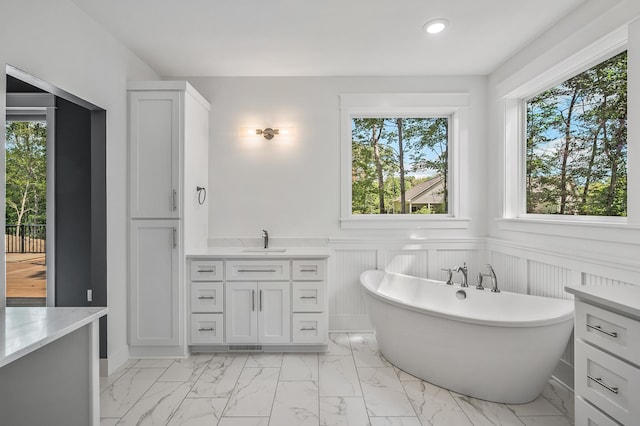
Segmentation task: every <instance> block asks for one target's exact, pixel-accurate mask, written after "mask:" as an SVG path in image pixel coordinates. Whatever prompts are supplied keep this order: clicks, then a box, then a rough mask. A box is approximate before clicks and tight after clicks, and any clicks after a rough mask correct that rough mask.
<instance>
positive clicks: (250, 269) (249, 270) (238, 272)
mask: <svg viewBox="0 0 640 426" xmlns="http://www.w3.org/2000/svg"><path fill="white" fill-rule="evenodd" d="M289 275H290V274H289V261H288V260H229V261H227V280H229V281H261V280H288V279H289Z"/></svg>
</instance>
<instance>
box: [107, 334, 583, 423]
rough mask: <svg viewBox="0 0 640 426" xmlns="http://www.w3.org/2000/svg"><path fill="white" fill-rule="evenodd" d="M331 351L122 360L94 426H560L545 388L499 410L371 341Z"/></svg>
mask: <svg viewBox="0 0 640 426" xmlns="http://www.w3.org/2000/svg"><path fill="white" fill-rule="evenodd" d="M330 339H331V340H330V345H329V351H328V352H327V353H323V354H315V353H314V354H302V353H286V354H281V353H254V354H244V353H216V354H194V355H192V356H190V357H189V358H187V359H176V360H172V359H141V360H130V361H129V362H128V363H126V365H124V366H123V367H122V368H121V369H120V370H119V371H118V372H117V373H115V374H113V375H112V376H110V377H108V378H101V383H100V386H101V395H100V410H101V411H100V415H101V423H100V424H101V425H103V426H107V425H208V426H215V425H218V426H269V425H270V426H306V425H310V426H334V425H335V426H339V425H346V426H347V425H348V426H360V425H363V426H364V425H371V426H420V425H422V426H427V425H430V426H431V425H434V426H439V425H446V426H472V425H473V426H485V425H503V426H511V425H514V426H515V425H517V426H523V425H525V426H527V425H530V426H566V425H573V394H572V393H571V391H569V390H567V389H566V388H565V387H564V386H563V385H561V384H560V383H558V382H556V381H554V380H552V381H551V382H549V384H548V385H547V386H546V388H545V390H544V392H543V393H542V395H541V396H539V397H538V399H536V400H535V401H533V402H531V403H529V404H522V405H505V404H496V403H492V402H487V401H482V400H478V399H475V398H471V397H468V396H464V395H460V394H457V393H455V392H450V391H448V390H446V389H442V388H439V387H437V386H434V385H432V384H430V383H427V382H424V381H421V380H419V379H417V378H415V377H413V376H411V375H409V374H407V373H405V372H403V371H401V370H398V369H397V368H395V367H394V366H393V365H391V364H390V363H389V362H388V361H387V360H385V359H384V357H382V355H381V354H380V353H379V351H378V347H377V342H376V340H375V335H374V334H372V333H331V334H330Z"/></svg>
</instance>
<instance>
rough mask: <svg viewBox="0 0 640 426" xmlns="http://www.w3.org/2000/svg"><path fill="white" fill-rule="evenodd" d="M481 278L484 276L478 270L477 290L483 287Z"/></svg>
mask: <svg viewBox="0 0 640 426" xmlns="http://www.w3.org/2000/svg"><path fill="white" fill-rule="evenodd" d="M483 278H484V274H483V273H482V272H478V285H477V286H476V288H477V289H478V290H484V287H483V286H482V279H483Z"/></svg>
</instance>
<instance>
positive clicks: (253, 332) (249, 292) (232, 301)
mask: <svg viewBox="0 0 640 426" xmlns="http://www.w3.org/2000/svg"><path fill="white" fill-rule="evenodd" d="M256 293H257V285H256V283H255V282H227V283H226V284H225V288H224V298H225V323H226V324H225V327H226V330H227V336H226V342H227V343H256V342H257V341H258V329H257V324H258V307H257V306H256V304H257V294H256Z"/></svg>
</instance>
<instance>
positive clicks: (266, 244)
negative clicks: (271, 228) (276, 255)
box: [262, 229, 269, 249]
mask: <svg viewBox="0 0 640 426" xmlns="http://www.w3.org/2000/svg"><path fill="white" fill-rule="evenodd" d="M262 239H263V240H264V248H266V249H268V248H269V233H268V232H267V230H266V229H263V230H262Z"/></svg>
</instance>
